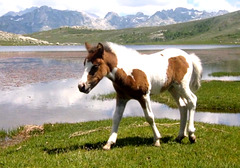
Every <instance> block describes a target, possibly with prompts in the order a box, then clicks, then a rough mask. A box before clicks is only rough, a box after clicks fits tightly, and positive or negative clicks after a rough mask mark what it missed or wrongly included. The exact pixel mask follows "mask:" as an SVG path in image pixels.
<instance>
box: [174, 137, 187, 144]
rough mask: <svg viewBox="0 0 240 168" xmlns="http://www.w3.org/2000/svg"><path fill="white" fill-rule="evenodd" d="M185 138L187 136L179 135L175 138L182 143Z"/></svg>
mask: <svg viewBox="0 0 240 168" xmlns="http://www.w3.org/2000/svg"><path fill="white" fill-rule="evenodd" d="M183 138H185V136H178V137H177V138H176V139H175V141H176V142H177V143H181V142H182V140H183Z"/></svg>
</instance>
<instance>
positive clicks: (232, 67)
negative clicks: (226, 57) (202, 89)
mask: <svg viewBox="0 0 240 168" xmlns="http://www.w3.org/2000/svg"><path fill="white" fill-rule="evenodd" d="M239 71H240V60H231V61H223V62H220V63H218V62H216V63H211V64H204V65H203V76H202V79H203V80H223V81H239V80H240V76H236V77H233V76H223V77H213V76H209V74H211V73H213V72H239Z"/></svg>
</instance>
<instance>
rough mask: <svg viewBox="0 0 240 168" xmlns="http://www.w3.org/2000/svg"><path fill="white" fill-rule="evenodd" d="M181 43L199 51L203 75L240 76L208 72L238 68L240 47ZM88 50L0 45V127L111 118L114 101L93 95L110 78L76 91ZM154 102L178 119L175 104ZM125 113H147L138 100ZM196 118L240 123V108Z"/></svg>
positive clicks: (158, 110)
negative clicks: (85, 92)
mask: <svg viewBox="0 0 240 168" xmlns="http://www.w3.org/2000/svg"><path fill="white" fill-rule="evenodd" d="M128 47H132V48H134V49H139V48H142V50H141V51H146V52H147V53H148V52H152V50H161V49H162V48H169V47H176V46H128ZM154 47H155V48H154ZM161 47H162V48H161ZM177 47H179V48H183V49H185V50H187V51H188V50H189V51H191V52H195V53H196V54H197V55H199V57H200V58H201V59H202V60H203V68H204V72H203V79H204V80H240V78H239V77H235V78H231V77H221V78H213V77H210V76H208V74H210V73H212V72H217V71H240V61H239V60H240V59H239V58H240V52H239V50H238V48H239V46H218V45H210V46H209V45H205V46H204V45H200V46H198V45H189V46H177ZM6 48H7V49H6ZM219 53H222V56H221V54H220V55H219ZM85 54H86V53H85V50H84V47H83V46H27V47H0V79H1V81H0V129H4V130H8V129H13V128H16V127H17V126H20V125H25V124H43V123H55V122H70V123H72V122H83V121H90V120H102V119H109V118H111V117H112V112H113V110H114V108H115V101H114V100H111V101H104V102H102V101H98V100H93V99H92V96H94V95H97V94H103V93H109V92H111V91H113V87H112V85H111V82H110V81H108V80H106V79H104V80H103V81H102V82H101V83H100V84H99V85H98V86H97V87H96V88H95V89H94V90H93V91H92V93H91V94H89V95H85V94H83V93H80V92H79V91H78V88H77V84H78V79H79V78H80V77H81V73H82V70H83V65H82V61H83V56H84V55H85ZM207 57H211V58H212V57H216V58H215V61H214V60H213V61H209V60H211V59H210V58H207ZM216 60H217V61H216ZM106 88H107V89H106ZM152 106H153V111H154V114H155V116H156V118H170V119H179V112H178V110H176V109H171V108H168V107H167V106H166V105H163V104H160V103H152ZM124 116H143V112H142V110H141V108H140V105H139V104H138V103H137V102H136V101H130V102H129V104H128V105H127V108H126V111H125V113H124ZM195 120H196V121H200V122H206V123H213V124H225V125H237V126H239V125H240V113H234V114H227V113H210V112H197V113H196V116H195Z"/></svg>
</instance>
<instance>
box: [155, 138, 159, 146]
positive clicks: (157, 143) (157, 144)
mask: <svg viewBox="0 0 240 168" xmlns="http://www.w3.org/2000/svg"><path fill="white" fill-rule="evenodd" d="M154 146H156V147H160V140H159V139H158V140H156V142H155V143H154Z"/></svg>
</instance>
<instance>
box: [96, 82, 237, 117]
mask: <svg viewBox="0 0 240 168" xmlns="http://www.w3.org/2000/svg"><path fill="white" fill-rule="evenodd" d="M237 93H240V81H202V86H201V88H200V89H199V90H198V91H197V93H196V95H197V97H198V102H197V111H208V112H209V111H210V112H227V113H238V112H240V102H239V100H240V94H237ZM94 98H97V99H99V100H105V99H113V98H115V93H111V94H108V95H99V96H98V97H94ZM151 99H152V101H155V102H159V103H164V104H166V105H168V106H169V107H172V108H177V105H176V103H175V101H174V99H173V98H172V96H171V95H170V93H168V92H164V93H161V94H158V95H152V96H151Z"/></svg>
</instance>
